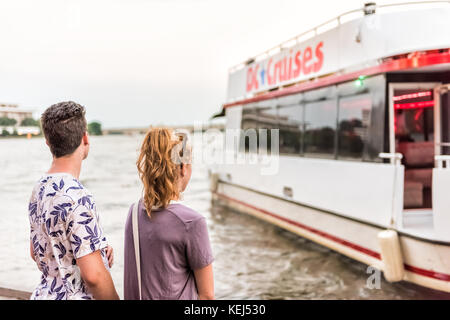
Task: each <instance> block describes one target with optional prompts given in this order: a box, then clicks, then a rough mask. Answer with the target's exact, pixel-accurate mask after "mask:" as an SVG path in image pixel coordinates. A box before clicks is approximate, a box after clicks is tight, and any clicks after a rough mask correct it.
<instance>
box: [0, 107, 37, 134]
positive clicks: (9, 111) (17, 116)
mask: <svg viewBox="0 0 450 320" xmlns="http://www.w3.org/2000/svg"><path fill="white" fill-rule="evenodd" d="M4 117H5V118H9V119H14V120H16V121H17V123H16V124H15V125H8V126H0V134H3V131H7V132H8V133H9V134H11V135H12V134H17V135H19V136H21V135H28V134H30V135H38V134H39V133H40V132H41V130H40V128H39V127H30V126H26V127H24V126H21V123H22V121H23V120H24V119H27V118H33V111H31V110H23V109H20V108H19V106H18V105H16V104H4V103H0V118H4Z"/></svg>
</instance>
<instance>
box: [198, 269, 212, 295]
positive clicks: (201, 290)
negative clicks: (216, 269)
mask: <svg viewBox="0 0 450 320" xmlns="http://www.w3.org/2000/svg"><path fill="white" fill-rule="evenodd" d="M194 275H195V282H196V284H197V289H198V299H199V300H214V277H213V268H212V264H209V265H207V266H206V267H204V268H201V269H197V270H194Z"/></svg>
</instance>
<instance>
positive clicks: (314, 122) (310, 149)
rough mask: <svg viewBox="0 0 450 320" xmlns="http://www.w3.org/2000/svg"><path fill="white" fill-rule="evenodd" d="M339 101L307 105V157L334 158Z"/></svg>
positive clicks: (305, 143) (305, 137)
mask: <svg viewBox="0 0 450 320" xmlns="http://www.w3.org/2000/svg"><path fill="white" fill-rule="evenodd" d="M336 118H337V100H336V99H333V100H325V101H320V102H313V103H307V104H305V122H304V128H305V129H304V131H305V136H304V152H305V156H311V157H321V158H322V157H323V158H334V154H335V132H336Z"/></svg>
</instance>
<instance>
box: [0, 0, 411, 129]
mask: <svg viewBox="0 0 450 320" xmlns="http://www.w3.org/2000/svg"><path fill="white" fill-rule="evenodd" d="M364 2H367V1H361V0H345V1H336V0H330V1H328V0H311V1H303V0H222V1H219V0H105V1H103V0H86V1H78V0H70V1H68V0H9V1H8V0H2V1H1V2H0V41H1V46H0V47H1V49H0V102H2V103H17V104H19V105H20V106H21V107H23V108H26V109H32V110H34V111H35V112H36V113H35V115H36V116H38V115H40V113H41V112H42V111H43V110H45V108H46V107H48V106H50V105H51V104H53V103H56V102H59V101H65V100H73V101H76V102H78V103H80V104H82V105H84V106H86V108H87V117H88V120H100V121H101V122H102V123H103V126H104V127H109V128H111V127H136V126H148V125H150V124H154V125H155V124H162V123H164V124H175V125H182V124H190V123H193V122H195V121H205V120H207V119H208V118H209V117H210V116H211V115H212V114H213V113H216V112H217V111H219V109H220V106H221V104H222V103H223V102H224V101H225V93H226V86H227V72H228V68H229V67H231V66H233V65H235V64H237V63H239V62H242V61H243V60H245V59H247V58H248V57H250V56H254V55H255V54H257V53H259V52H261V51H264V50H266V49H268V48H270V47H272V46H274V45H276V44H278V43H279V42H282V41H284V40H287V39H289V38H290V37H292V36H295V35H296V34H299V33H301V32H303V31H305V30H307V29H309V28H311V27H314V26H315V25H317V24H319V23H321V22H324V21H326V20H328V19H330V18H333V17H335V16H337V15H338V14H340V13H343V12H345V11H348V10H352V9H356V8H358V7H362V5H363V3H364ZM393 2H396V1H395V0H390V1H389V0H388V1H377V3H379V4H381V3H393ZM397 2H403V1H397Z"/></svg>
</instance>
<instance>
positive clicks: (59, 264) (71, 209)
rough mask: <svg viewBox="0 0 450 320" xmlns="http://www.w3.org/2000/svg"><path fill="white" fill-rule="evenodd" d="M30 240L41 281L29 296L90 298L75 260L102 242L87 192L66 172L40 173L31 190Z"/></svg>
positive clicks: (103, 246) (100, 246)
mask: <svg viewBox="0 0 450 320" xmlns="http://www.w3.org/2000/svg"><path fill="white" fill-rule="evenodd" d="M28 211H29V218H30V226H31V243H32V247H33V252H34V256H35V258H36V263H37V265H38V268H39V270H40V271H41V272H42V277H41V282H40V284H39V285H38V286H37V288H36V289H35V290H34V292H33V294H32V296H31V299H52V300H66V299H93V297H92V294H91V293H89V291H88V288H87V287H86V285H85V284H84V282H83V280H82V278H81V275H80V269H79V268H78V266H77V264H76V259H78V258H81V257H83V256H85V255H87V254H90V253H92V252H94V251H97V250H100V252H101V255H102V258H103V263H104V264H105V267H106V268H107V270H109V266H108V259H107V257H106V247H107V245H108V244H107V241H106V238H105V237H104V236H103V231H102V229H101V227H100V223H99V215H98V214H97V210H96V206H95V202H94V199H93V197H92V195H91V194H90V193H89V191H88V190H87V189H86V188H84V187H83V185H82V184H81V183H80V182H79V181H78V180H77V179H75V178H74V177H73V176H72V175H70V174H68V173H52V174H47V175H45V176H43V177H42V178H41V179H40V180H39V181H38V182H37V184H36V186H35V188H34V189H33V193H32V195H31V199H30V203H29V207H28Z"/></svg>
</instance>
